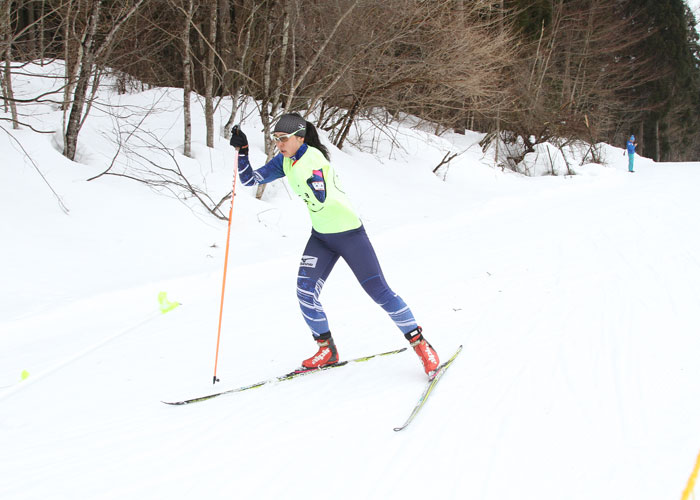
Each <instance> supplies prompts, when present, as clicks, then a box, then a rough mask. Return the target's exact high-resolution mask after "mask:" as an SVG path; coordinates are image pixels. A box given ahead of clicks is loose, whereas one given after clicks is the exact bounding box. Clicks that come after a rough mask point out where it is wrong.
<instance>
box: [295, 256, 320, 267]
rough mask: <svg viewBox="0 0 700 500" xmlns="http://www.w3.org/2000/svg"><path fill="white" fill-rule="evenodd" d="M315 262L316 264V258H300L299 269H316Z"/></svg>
mask: <svg viewBox="0 0 700 500" xmlns="http://www.w3.org/2000/svg"><path fill="white" fill-rule="evenodd" d="M317 262H318V257H313V256H311V255H304V256H303V257H302V258H301V263H300V264H299V267H316V263H317Z"/></svg>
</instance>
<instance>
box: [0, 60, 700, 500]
mask: <svg viewBox="0 0 700 500" xmlns="http://www.w3.org/2000/svg"><path fill="white" fill-rule="evenodd" d="M54 69H56V68H54ZM14 83H15V91H16V92H17V93H18V94H19V95H20V96H21V95H22V94H23V93H24V94H25V95H32V93H35V91H36V89H37V88H38V87H39V86H41V85H47V83H46V82H45V81H44V80H41V81H37V80H34V79H31V78H27V77H24V78H19V77H18V78H17V80H16V81H15V82H14ZM180 95H181V93H180V92H179V91H177V90H172V89H170V90H168V89H160V90H150V91H146V92H142V93H138V94H132V95H128V96H117V95H113V94H111V93H109V91H108V90H107V89H105V90H104V91H103V92H102V95H101V99H102V101H103V102H104V103H107V102H109V103H110V104H111V105H113V106H117V105H118V106H120V107H119V108H108V107H107V106H106V105H105V106H100V107H99V108H96V109H94V110H93V112H92V114H91V116H90V118H89V119H88V121H87V123H86V125H85V127H84V130H83V132H82V133H81V139H80V143H79V157H78V160H79V162H75V163H74V162H69V161H68V160H66V159H65V158H63V157H62V156H61V155H60V153H59V151H58V150H59V149H60V145H59V144H60V134H58V135H56V134H48V135H41V134H37V133H35V132H32V131H31V130H29V129H28V128H26V127H25V128H23V129H22V130H20V131H11V130H10V129H9V127H8V123H7V122H0V126H2V128H3V129H4V130H0V151H2V166H1V167H0V209H1V212H2V216H1V217H0V235H1V237H2V242H1V244H0V264H1V265H2V273H1V278H2V279H1V282H2V288H1V289H0V294H1V295H0V387H1V388H0V471H2V474H1V479H0V498H2V499H13V500H14V499H71V500H74V499H93V498H95V499H112V498H114V499H123V498H139V499H140V498H143V499H160V498H163V499H169V500H173V499H193V498H211V499H219V498H222V499H223V498H262V499H267V498H289V499H302V498H303V499H315V498H329V497H330V498H348V499H350V498H377V499H380V498H381V499H384V498H455V499H457V498H459V499H462V498H470V499H483V500H486V499H494V500H496V499H498V500H503V499H538V500H545V499H547V500H549V499H552V500H555V499H556V500H560V499H580V500H591V499H634V500H640V499H645V500H646V499H649V500H652V499H654V500H655V499H658V500H665V499H673V498H680V496H681V493H682V491H683V488H684V487H685V486H686V482H687V480H688V477H689V475H690V473H691V471H692V469H693V465H694V463H695V458H696V456H697V453H698V450H700V403H699V402H698V397H697V391H698V387H700V335H699V334H698V333H699V332H700V315H699V314H698V311H699V310H700V307H699V306H700V230H699V226H700V224H699V222H698V218H699V216H700V197H699V196H698V194H697V191H698V186H700V163H675V164H668V163H654V162H652V161H650V160H647V159H644V158H638V159H637V160H638V161H637V168H636V169H637V172H636V173H634V174H629V173H627V171H626V164H627V159H626V157H623V156H622V150H621V149H618V148H614V147H609V146H608V147H606V148H605V153H606V156H607V159H608V166H600V165H592V164H591V165H584V166H582V167H578V169H577V170H578V174H579V175H575V176H567V177H538V178H528V177H524V176H521V175H518V174H514V173H510V172H502V171H501V170H498V169H494V168H492V167H491V166H489V165H488V163H489V161H488V160H487V159H483V158H482V153H481V151H480V149H479V147H478V145H476V142H477V141H478V140H479V139H480V137H481V136H480V135H479V134H467V136H458V135H446V136H443V137H442V138H438V137H435V136H430V135H429V134H428V133H424V132H419V131H415V130H411V129H408V128H398V129H397V135H396V137H394V140H395V141H396V142H397V143H398V144H399V145H400V147H397V146H396V145H395V146H394V147H391V146H390V144H389V141H388V140H386V144H380V146H379V151H380V153H379V155H378V157H375V156H373V155H370V154H367V153H364V152H361V151H360V150H358V149H356V148H354V147H348V148H346V149H345V150H344V151H342V152H341V151H338V150H336V149H332V151H331V153H332V159H333V162H334V164H335V165H336V168H337V169H338V170H339V173H340V175H341V177H342V179H343V182H344V184H345V187H346V189H347V191H348V192H349V193H350V196H351V198H352V200H353V202H354V204H355V206H356V208H357V209H358V211H359V212H360V214H361V216H362V219H363V221H364V223H365V226H366V228H367V230H368V233H369V235H370V238H371V239H372V242H373V244H374V246H375V248H376V250H377V253H378V256H379V259H380V262H381V263H382V266H383V269H384V271H385V274H386V276H387V279H388V281H389V283H390V285H391V286H392V288H393V289H394V290H395V291H397V292H398V293H399V294H401V295H402V297H403V298H404V299H405V300H406V302H407V303H408V304H409V305H410V306H411V308H412V309H413V311H414V313H415V314H416V316H417V319H418V321H419V323H420V324H422V325H423V328H424V331H425V334H426V336H427V338H428V339H429V340H430V341H431V343H432V344H433V345H434V346H435V347H436V349H437V350H438V352H439V353H440V354H441V356H442V357H443V358H446V357H448V356H449V355H450V354H451V353H452V352H453V351H454V349H455V348H456V347H457V346H458V345H460V344H463V345H464V351H463V352H462V354H461V356H460V357H459V358H458V359H457V361H456V362H455V364H454V365H453V367H452V368H451V369H450V371H449V372H448V373H447V374H446V376H445V377H444V378H443V379H442V381H441V383H440V386H439V388H438V390H436V392H435V393H434V394H433V396H432V399H431V400H430V402H429V404H428V405H427V406H426V407H425V408H424V410H423V412H422V413H421V414H420V415H419V416H418V418H417V419H416V420H415V421H414V422H413V423H412V424H411V426H410V427H409V428H408V429H407V430H405V431H403V432H400V433H396V432H393V431H392V428H393V427H395V426H396V425H398V424H401V423H402V422H403V420H404V419H405V418H406V416H407V415H408V413H409V412H410V410H411V409H412V407H413V405H414V403H415V401H416V398H417V397H418V395H419V394H420V391H421V390H422V388H423V386H424V383H425V375H424V374H423V373H422V370H421V368H420V365H419V362H418V359H417V358H416V356H415V355H414V354H413V353H411V352H405V353H402V354H399V355H396V356H391V357H386V358H381V359H375V360H372V361H370V362H368V363H363V364H358V365H351V366H347V367H345V368H341V369H338V370H333V371H330V372H327V373H323V374H319V375H313V376H310V377H304V378H301V379H297V380H294V381H291V382H284V383H280V384H277V385H271V386H265V387H263V388H261V389H257V390H252V391H246V392H243V393H238V394H232V395H227V396H222V397H220V398H217V399H213V400H209V401H206V402H203V403H199V404H195V405H190V406H183V407H173V406H167V405H164V404H163V403H162V402H161V401H163V400H165V401H168V400H178V399H184V398H188V397H194V396H199V395H203V394H207V393H209V392H211V391H214V390H223V389H227V388H233V387H236V386H240V385H246V384H249V383H252V382H256V381H259V380H264V379H267V378H270V377H272V376H275V375H279V374H282V373H285V372H287V371H289V370H291V369H293V368H295V367H296V366H298V364H299V362H300V361H301V360H302V359H303V358H305V357H307V356H308V355H310V354H312V353H313V351H314V344H313V342H312V340H311V337H310V335H309V333H308V331H307V329H306V326H305V324H304V322H303V320H302V318H301V316H300V313H299V311H298V306H297V302H296V296H295V284H296V270H297V263H298V259H299V257H300V255H301V251H302V249H303V247H304V244H305V242H306V239H307V237H308V234H309V231H310V223H309V220H308V215H307V214H306V213H305V212H306V209H305V207H304V205H303V203H301V202H299V201H298V200H296V199H292V198H291V197H290V196H289V195H288V192H287V190H286V189H285V188H284V186H283V184H279V185H278V186H276V187H274V188H272V189H271V191H270V193H269V198H268V199H267V200H266V201H258V200H256V199H255V198H254V196H253V193H252V192H251V191H250V190H248V189H247V188H241V187H239V188H238V189H237V192H238V195H237V196H236V202H235V205H234V214H233V223H232V229H231V249H230V257H229V268H228V282H227V286H226V302H225V312H224V317H223V328H222V335H221V345H220V353H219V360H218V376H219V378H220V380H221V381H220V382H219V383H218V384H216V385H215V386H212V376H213V371H214V360H215V352H216V340H217V339H216V334H217V324H218V311H219V299H220V292H221V279H222V273H223V262H224V248H225V243H226V229H227V226H226V223H225V222H222V221H220V220H217V219H215V218H214V217H213V216H211V215H207V214H205V213H204V211H203V210H202V209H201V208H200V207H199V206H198V204H197V203H196V202H195V201H193V200H192V199H188V200H184V201H181V200H178V199H176V198H175V197H174V196H173V195H172V194H169V193H166V192H157V191H154V190H152V189H150V188H148V187H146V186H145V185H143V184H139V183H137V182H134V181H132V180H128V179H125V178H123V177H115V176H103V177H100V178H99V179H97V180H94V181H91V182H86V179H88V178H90V177H93V176H95V175H97V174H99V173H100V172H103V171H104V170H105V169H106V168H107V166H108V165H109V164H110V162H111V159H112V157H113V154H114V151H115V147H116V146H115V142H114V140H113V138H114V136H115V134H116V133H117V132H116V131H118V130H122V129H123V127H125V124H127V123H128V121H129V120H132V121H133V120H136V121H138V120H137V118H138V117H137V118H134V117H133V116H132V115H133V113H129V112H127V111H133V110H135V109H142V108H143V107H147V106H148V107H150V104H151V103H152V102H156V101H157V102H158V106H157V108H158V110H157V112H154V113H153V114H151V115H150V116H148V117H147V119H146V120H145V121H144V127H145V128H146V130H150V131H152V132H153V133H154V134H155V135H156V136H157V137H158V138H159V140H160V141H162V143H163V144H164V145H165V146H167V147H168V148H172V149H173V150H180V151H181V142H182V139H181V129H182V121H181V120H182V116H181V110H180V104H179V102H178V99H179V98H180ZM226 106H229V107H228V109H229V110H230V103H226V102H224V103H223V104H222V105H221V107H220V115H219V116H218V118H217V119H218V122H219V124H220V125H221V124H223V123H224V122H225V120H226V113H227V109H226ZM195 108H196V109H199V108H198V107H197V106H195ZM108 109H112V110H113V112H115V113H116V112H120V111H114V110H117V109H118V110H127V111H125V112H124V115H125V116H126V115H129V118H126V117H125V118H124V119H123V122H122V121H120V120H119V119H115V118H114V117H113V116H112V115H111V114H110V113H107V112H106V111H107V110H108ZM21 110H23V112H24V113H29V114H30V116H27V117H26V118H25V120H26V121H29V122H30V123H32V124H33V125H34V126H36V127H38V128H40V129H42V130H60V122H61V115H60V112H59V111H58V110H57V109H55V106H54V107H52V105H50V104H42V105H34V106H33V107H31V108H30V107H28V106H25V107H23V108H21ZM2 116H3V117H7V115H2ZM202 123H203V117H202V115H201V113H199V112H198V113H197V116H196V117H195V124H194V126H193V130H194V131H195V144H194V146H193V151H194V153H195V157H196V159H195V160H189V159H186V158H184V157H181V156H179V155H176V156H175V159H176V160H177V161H178V163H179V164H180V165H181V166H182V167H183V168H184V169H186V170H187V172H188V175H190V174H191V175H192V177H193V178H196V180H197V182H198V183H199V184H200V185H204V184H206V186H207V188H208V190H209V192H210V193H211V194H212V197H213V198H215V199H217V200H218V199H219V198H220V197H221V196H223V195H224V194H225V193H226V192H227V190H230V188H231V182H232V171H233V150H232V149H231V148H230V146H229V145H228V144H227V141H226V140H225V139H223V138H222V137H217V144H216V147H215V148H214V149H213V150H211V151H210V150H208V149H207V148H206V147H204V145H203V143H204V137H203V125H202ZM243 130H244V131H246V132H247V134H248V137H249V138H250V141H251V149H252V152H251V158H252V159H253V162H254V163H257V164H258V165H261V164H262V162H263V161H264V154H263V152H262V135H261V133H260V123H259V122H258V121H256V120H255V119H254V118H252V117H251V118H248V119H247V120H246V121H243ZM7 132H10V133H11V134H12V137H13V138H11V137H10V135H9V134H8V133H7ZM364 132H365V134H366V137H363V140H365V141H367V142H371V141H372V137H370V136H371V135H372V134H373V133H374V134H375V135H374V137H373V140H374V142H375V144H376V143H377V140H378V139H379V138H380V137H381V135H378V134H376V131H372V130H371V129H367V130H365V131H364ZM17 141H19V142H17ZM18 143H21V145H22V147H23V148H24V150H25V151H26V153H28V154H29V156H30V157H31V158H32V160H33V161H34V162H35V165H34V164H32V163H31V162H30V161H29V160H28V159H27V157H26V155H25V153H24V152H23V151H22V149H21V148H20V147H19V146H18ZM470 146H471V147H470ZM448 149H452V150H454V151H464V150H466V152H465V153H464V154H462V155H461V156H460V157H459V158H457V159H455V160H453V162H452V164H451V166H450V168H449V170H448V171H447V172H444V171H442V172H441V175H440V176H439V177H438V176H436V175H434V174H433V173H432V172H431V171H432V169H433V168H434V166H435V165H437V164H438V163H439V161H440V159H442V157H443V156H444V154H445V152H446V151H447V150H448ZM144 151H146V149H144ZM159 158H160V159H161V161H163V162H165V161H166V160H167V161H172V158H169V157H165V156H162V155H161V157H159ZM35 166H36V167H38V170H39V171H41V173H43V175H44V176H45V177H46V181H47V182H48V185H47V183H46V182H44V180H43V179H42V177H41V176H40V175H39V172H38V171H37V168H35ZM120 168H122V169H128V168H133V165H131V166H130V165H129V164H126V163H124V164H122V166H121V167H120ZM124 171H125V170H124ZM49 185H50V186H51V188H53V189H54V190H55V192H56V193H57V194H58V195H59V196H60V197H61V199H62V202H63V203H64V204H65V206H66V207H67V209H68V210H69V212H68V214H66V213H65V212H64V211H63V210H62V209H61V206H60V205H59V203H58V201H57V199H56V197H55V196H54V194H53V193H52V192H51V190H50V189H49ZM217 197H218V198H217ZM225 211H226V212H227V211H228V209H226V210H225ZM161 291H166V292H167V293H168V297H169V298H170V299H171V300H175V301H178V302H181V303H182V306H181V307H178V308H176V309H174V310H173V311H171V312H169V313H167V314H161V313H160V312H159V309H158V301H157V296H158V293H159V292H161ZM322 302H323V304H324V306H325V309H326V311H327V312H328V314H329V317H330V321H331V328H332V331H333V333H334V337H335V339H336V342H337V344H338V347H339V350H340V354H341V357H343V358H352V357H356V356H361V355H365V354H370V353H375V352H381V351H386V350H391V349H395V348H397V347H403V346H404V345H405V340H404V339H403V337H402V336H401V334H400V332H399V331H398V330H397V329H396V328H395V327H394V326H393V324H392V323H391V321H390V320H389V319H388V318H387V317H386V315H385V314H384V312H383V311H382V310H381V309H380V308H379V307H377V306H376V305H375V304H374V303H373V302H372V301H371V299H369V298H368V297H367V296H366V295H365V294H364V292H363V291H362V289H361V288H360V287H359V285H358V284H357V283H356V282H355V280H354V277H353V276H352V274H351V273H350V271H349V270H348V269H347V267H346V266H345V265H344V264H343V263H342V262H341V263H339V264H338V266H337V267H336V269H335V270H334V272H333V273H332V274H331V277H330V279H329V280H328V282H327V284H326V287H325V288H324V293H323V296H322ZM23 371H24V372H26V373H25V377H26V374H27V373H28V374H29V375H28V377H26V379H24V380H22V372H23Z"/></svg>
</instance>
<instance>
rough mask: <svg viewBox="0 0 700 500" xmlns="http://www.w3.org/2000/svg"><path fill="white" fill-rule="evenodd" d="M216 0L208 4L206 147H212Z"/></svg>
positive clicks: (205, 107) (205, 108) (205, 106)
mask: <svg viewBox="0 0 700 500" xmlns="http://www.w3.org/2000/svg"><path fill="white" fill-rule="evenodd" d="M217 7H218V5H217V2H211V3H210V6H209V40H208V47H207V49H208V51H207V63H206V68H205V72H204V119H205V122H206V126H207V147H210V148H213V147H214V62H215V60H216V59H215V55H216V25H217V22H218V16H217V12H218V9H217Z"/></svg>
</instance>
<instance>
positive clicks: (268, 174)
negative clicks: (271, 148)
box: [238, 153, 284, 186]
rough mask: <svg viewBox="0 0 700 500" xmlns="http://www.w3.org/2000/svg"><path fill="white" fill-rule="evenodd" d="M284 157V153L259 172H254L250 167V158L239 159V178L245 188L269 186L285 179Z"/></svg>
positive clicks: (259, 169)
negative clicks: (257, 185) (268, 184)
mask: <svg viewBox="0 0 700 500" xmlns="http://www.w3.org/2000/svg"><path fill="white" fill-rule="evenodd" d="M283 160H284V156H282V153H280V154H278V155H276V156H275V157H274V158H273V159H272V160H270V161H269V162H267V163H266V164H265V165H263V166H262V167H260V168H258V169H257V170H253V167H251V166H250V161H249V160H248V156H247V155H245V156H239V157H238V176H239V177H240V179H241V182H242V183H243V185H244V186H255V185H256V184H267V183H268V182H272V181H274V180H276V179H279V178H280V177H284V169H283V168H282V161H283Z"/></svg>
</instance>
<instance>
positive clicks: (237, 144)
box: [230, 125, 248, 156]
mask: <svg viewBox="0 0 700 500" xmlns="http://www.w3.org/2000/svg"><path fill="white" fill-rule="evenodd" d="M230 144H231V146H233V147H234V148H236V149H237V150H238V154H239V155H242V156H247V155H248V138H247V137H246V136H245V134H244V133H243V132H242V131H241V127H239V126H238V125H234V127H233V128H232V129H231V141H230Z"/></svg>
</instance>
